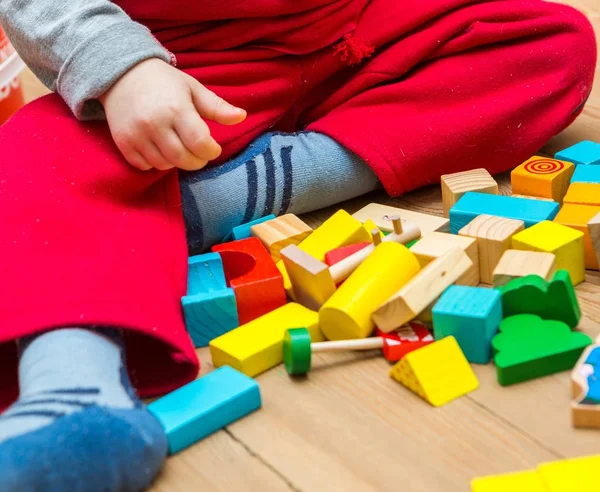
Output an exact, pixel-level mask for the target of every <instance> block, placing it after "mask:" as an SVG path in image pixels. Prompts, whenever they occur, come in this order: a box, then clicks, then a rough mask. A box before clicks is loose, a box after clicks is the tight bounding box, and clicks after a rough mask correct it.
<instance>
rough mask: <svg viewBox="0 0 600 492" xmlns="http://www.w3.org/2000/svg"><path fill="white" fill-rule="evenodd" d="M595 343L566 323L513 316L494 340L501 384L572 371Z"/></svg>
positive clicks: (503, 323) (505, 320)
mask: <svg viewBox="0 0 600 492" xmlns="http://www.w3.org/2000/svg"><path fill="white" fill-rule="evenodd" d="M591 342H592V341H591V339H590V337H588V336H587V335H586V334H584V333H579V332H573V331H571V328H569V326H568V325H566V324H565V323H563V322H562V321H553V320H552V321H551V320H542V318H540V317H539V316H536V315H535V314H518V315H516V316H509V317H508V318H505V319H504V320H503V321H502V323H500V333H498V334H497V335H496V336H495V337H494V339H493V340H492V347H493V350H494V353H495V357H494V363H495V364H496V371H497V376H498V383H500V384H501V385H502V386H507V385H510V384H515V383H520V382H522V381H528V380H530V379H535V378H539V377H542V376H548V375H550V374H554V373H557V372H561V371H568V370H570V369H572V368H573V366H574V365H575V363H576V362H577V359H578V358H579V356H580V355H581V352H582V351H583V349H584V348H585V347H587V346H588V345H589V344H590V343H591Z"/></svg>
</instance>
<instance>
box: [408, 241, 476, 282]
mask: <svg viewBox="0 0 600 492" xmlns="http://www.w3.org/2000/svg"><path fill="white" fill-rule="evenodd" d="M454 248H460V249H462V250H463V251H464V252H465V253H467V256H468V257H469V258H470V259H471V261H472V262H473V264H472V266H471V267H470V268H469V269H468V270H467V272H466V273H465V274H464V275H463V276H462V277H460V278H459V279H458V280H457V281H456V284H457V285H479V248H478V245H477V240H476V239H474V238H472V237H466V236H457V235H455V234H447V233H444V232H429V233H428V234H425V235H424V236H423V237H422V238H421V239H420V240H419V242H418V243H417V244H415V245H414V246H413V247H412V248H411V249H410V251H411V253H413V254H414V255H415V256H416V257H417V260H419V264H420V265H421V268H425V267H426V266H427V265H429V263H431V262H432V261H433V260H435V259H436V258H439V257H440V256H443V255H445V254H446V253H447V252H448V251H450V250H451V249H454Z"/></svg>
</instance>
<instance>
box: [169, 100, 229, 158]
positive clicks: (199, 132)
mask: <svg viewBox="0 0 600 492" xmlns="http://www.w3.org/2000/svg"><path fill="white" fill-rule="evenodd" d="M175 131H176V132H177V134H178V135H179V138H181V141H182V142H183V144H184V145H185V146H186V147H187V149H188V150H189V151H190V152H191V153H192V154H194V155H195V156H196V157H198V158H199V159H202V160H204V161H212V160H213V159H216V158H217V157H219V156H220V155H221V146H220V145H219V144H218V143H217V142H216V140H215V139H214V138H213V137H211V135H210V129H209V128H208V125H207V124H206V123H205V122H204V121H203V120H202V118H200V115H199V114H198V113H196V111H194V108H192V110H191V111H186V112H185V113H183V114H182V115H181V116H180V117H178V118H177V119H176V120H175Z"/></svg>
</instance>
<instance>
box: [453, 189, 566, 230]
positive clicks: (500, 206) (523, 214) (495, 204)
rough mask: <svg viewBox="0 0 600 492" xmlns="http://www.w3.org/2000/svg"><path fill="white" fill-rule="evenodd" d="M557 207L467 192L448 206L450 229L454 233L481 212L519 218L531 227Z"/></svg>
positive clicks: (502, 196)
mask: <svg viewBox="0 0 600 492" xmlns="http://www.w3.org/2000/svg"><path fill="white" fill-rule="evenodd" d="M559 209H560V206H559V204H558V203H556V202H547V201H543V200H531V199H529V198H516V197H512V196H504V195H489V194H487V193H477V192H474V191H469V192H468V193H465V194H464V195H463V196H462V198H461V199H460V200H458V202H456V203H455V204H454V206H453V207H452V208H451V209H450V232H451V233H452V234H458V231H460V230H461V229H462V228H463V227H464V226H466V225H467V224H468V223H469V222H471V221H472V220H473V219H474V218H475V217H477V216H478V215H482V214H487V215H496V216H498V217H504V218H507V219H516V220H522V221H523V222H525V227H531V226H532V225H534V224H537V223H538V222H541V221H542V220H552V219H554V217H556V214H557V213H558V210H559Z"/></svg>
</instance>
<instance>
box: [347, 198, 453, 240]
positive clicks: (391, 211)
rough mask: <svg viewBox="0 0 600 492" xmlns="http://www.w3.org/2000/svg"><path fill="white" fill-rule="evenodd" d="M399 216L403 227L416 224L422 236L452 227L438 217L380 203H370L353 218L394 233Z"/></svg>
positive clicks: (353, 215)
mask: <svg viewBox="0 0 600 492" xmlns="http://www.w3.org/2000/svg"><path fill="white" fill-rule="evenodd" d="M395 215H399V216H400V219H401V220H402V226H403V227H406V224H407V223H411V222H412V223H413V224H416V225H417V226H418V227H419V229H421V235H425V234H427V233H428V232H432V231H441V232H445V231H447V230H448V229H449V227H450V222H449V221H448V219H445V218H443V217H437V216H435V215H428V214H423V213H421V212H414V211H413V210H406V209H403V208H397V207H390V206H388V205H380V204H379V203H370V204H369V205H367V206H366V207H363V208H361V209H360V210H359V211H358V212H355V213H354V214H352V217H354V218H355V219H357V220H359V221H360V222H362V223H366V222H367V220H369V219H371V221H372V222H373V223H374V224H375V225H376V226H377V227H378V228H379V230H381V231H383V232H392V231H393V230H394V227H393V225H392V217H394V216H395Z"/></svg>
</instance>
